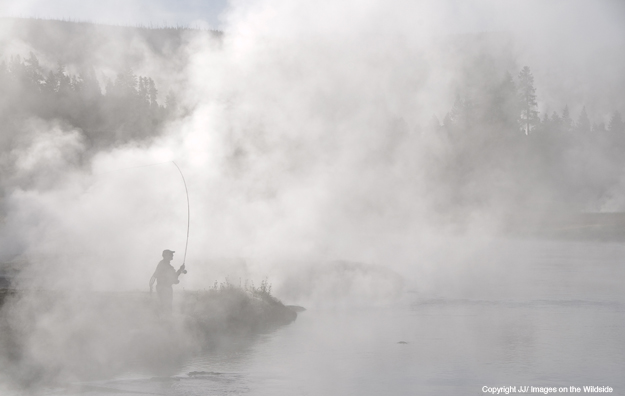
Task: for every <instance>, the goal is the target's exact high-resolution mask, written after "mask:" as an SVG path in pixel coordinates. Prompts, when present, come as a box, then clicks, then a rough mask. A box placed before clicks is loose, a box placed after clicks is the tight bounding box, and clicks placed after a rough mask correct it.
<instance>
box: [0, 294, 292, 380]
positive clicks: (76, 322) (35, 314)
mask: <svg viewBox="0 0 625 396" xmlns="http://www.w3.org/2000/svg"><path fill="white" fill-rule="evenodd" d="M174 299H175V307H174V313H173V314H171V315H165V314H163V313H162V312H160V310H159V307H158V304H157V299H156V296H155V295H150V294H148V293H145V292H143V293H142V292H75V293H69V292H68V293H61V292H52V291H17V290H2V291H0V373H1V374H0V385H2V384H11V386H14V387H16V388H22V389H24V388H36V387H41V386H50V385H52V384H63V383H71V382H79V381H87V380H96V379H107V378H112V377H114V376H115V375H119V374H120V373H124V372H128V371H135V372H143V373H146V374H147V375H155V376H158V375H170V374H171V373H172V372H175V371H176V370H177V369H178V368H179V365H180V364H181V362H183V361H185V360H186V359H188V358H189V357H190V356H193V355H194V354H196V353H210V351H212V350H218V349H221V348H228V347H229V346H230V345H232V344H236V343H239V342H241V341H245V340H249V339H253V338H254V337H256V336H258V335H259V334H262V333H264V332H268V331H271V330H273V329H276V328H278V327H280V326H284V325H286V324H289V323H291V322H292V321H294V320H295V319H296V318H297V313H296V312H295V311H294V310H293V309H290V308H287V307H286V306H285V305H284V304H282V302H280V301H279V300H278V299H276V298H275V297H273V296H272V295H271V294H270V293H269V292H268V290H266V289H265V290H262V288H257V289H254V288H249V289H243V288H239V287H234V286H231V285H227V284H226V285H225V286H224V285H222V286H221V287H216V288H212V289H209V290H205V291H183V292H179V293H176V294H175V296H174Z"/></svg>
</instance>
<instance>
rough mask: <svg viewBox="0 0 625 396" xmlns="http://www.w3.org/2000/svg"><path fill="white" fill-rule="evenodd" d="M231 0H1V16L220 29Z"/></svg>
mask: <svg viewBox="0 0 625 396" xmlns="http://www.w3.org/2000/svg"><path fill="white" fill-rule="evenodd" d="M227 3H228V0H175V1H174V0H134V1H128V0H108V1H94V0H23V1H16V0H0V16H17V17H38V18H55V19H56V18H69V19H77V20H86V21H92V22H101V23H114V24H130V25H135V24H150V23H151V24H153V25H176V24H182V25H189V26H196V27H211V28H218V27H220V26H221V24H220V20H219V15H220V13H221V12H222V11H223V10H224V9H225V8H226V5H227Z"/></svg>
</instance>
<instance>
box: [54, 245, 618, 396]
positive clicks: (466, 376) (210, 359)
mask: <svg viewBox="0 0 625 396" xmlns="http://www.w3.org/2000/svg"><path fill="white" fill-rule="evenodd" d="M526 248H527V245H524V243H515V244H512V245H510V246H508V247H507V248H506V249H505V251H503V252H498V253H496V254H495V253H492V252H491V253H489V254H488V257H489V260H493V262H497V261H501V260H503V261H505V262H506V263H507V264H506V266H504V267H497V266H496V267H492V266H487V268H486V269H476V270H475V271H469V272H468V273H467V276H469V277H471V282H472V283H473V285H474V286H475V287H474V288H471V292H467V293H464V294H468V295H470V298H465V296H463V295H462V294H463V293H458V295H447V296H438V297H436V298H433V297H430V298H426V297H425V296H422V295H421V296H420V295H416V294H415V295H414V298H412V297H411V299H412V301H411V302H410V303H408V304H403V305H398V306H393V307H385V308H368V309H344V310H332V309H327V308H326V309H309V310H308V311H306V312H304V313H302V314H300V315H299V317H298V319H297V321H296V322H294V323H292V324H291V325H289V326H286V327H283V328H281V329H279V330H277V331H275V332H272V333H270V334H264V335H261V336H260V337H259V338H258V339H256V340H252V341H250V342H249V343H247V344H245V345H240V346H238V347H235V348H232V349H231V350H229V351H222V352H216V353H210V354H206V355H201V356H196V357H194V358H190V359H189V360H188V361H187V362H186V363H185V364H184V365H182V366H180V367H179V370H177V371H178V372H177V374H176V375H174V376H172V377H171V378H158V379H156V378H151V377H150V376H149V375H143V376H142V375H138V374H137V375H134V374H133V375H131V374H129V375H128V376H126V377H125V378H124V379H117V380H112V381H103V382H94V383H90V384H88V385H89V386H91V388H88V389H87V388H83V390H82V391H81V393H83V394H84V393H85V392H86V391H88V394H89V395H112V394H116V395H125V394H128V395H136V394H138V393H142V394H163V395H190V396H192V395H238V394H243V395H247V394H249V395H272V396H279V395H384V394H389V395H473V394H475V395H479V394H484V393H483V392H482V387H483V386H491V387H493V386H510V385H513V386H517V387H519V386H523V385H532V386H550V387H560V386H562V387H569V386H571V385H575V386H584V385H599V386H605V385H607V386H611V387H612V388H614V393H613V394H625V375H624V373H625V301H624V299H623V291H622V285H623V279H625V268H624V267H625V265H623V263H622V259H623V258H625V249H624V248H623V247H622V246H621V245H617V244H584V243H541V244H532V249H526ZM511 264H514V265H511ZM502 268H503V269H502ZM400 342H402V343H400ZM191 372H203V373H201V374H197V375H193V376H190V375H189V373H191ZM67 392H68V391H67V390H65V391H63V393H62V394H67Z"/></svg>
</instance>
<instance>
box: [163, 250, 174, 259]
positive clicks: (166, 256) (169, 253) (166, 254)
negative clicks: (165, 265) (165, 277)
mask: <svg viewBox="0 0 625 396" xmlns="http://www.w3.org/2000/svg"><path fill="white" fill-rule="evenodd" d="M174 253H176V252H174V251H173V250H169V249H165V250H163V258H164V259H165V260H173V259H174Z"/></svg>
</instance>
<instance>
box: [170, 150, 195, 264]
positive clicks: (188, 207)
mask: <svg viewBox="0 0 625 396" xmlns="http://www.w3.org/2000/svg"><path fill="white" fill-rule="evenodd" d="M171 163H172V164H174V166H175V167H176V169H178V172H180V176H181V177H182V182H183V183H184V191H185V193H186V194H187V240H186V242H185V243H184V257H183V259H182V268H185V269H183V270H182V273H183V274H186V273H187V270H186V267H185V263H186V261H187V247H188V246H189V227H190V225H191V205H190V204H189V189H188V188H187V181H186V180H185V178H184V175H183V174H182V170H180V167H179V166H178V164H177V163H176V162H175V161H171Z"/></svg>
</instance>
